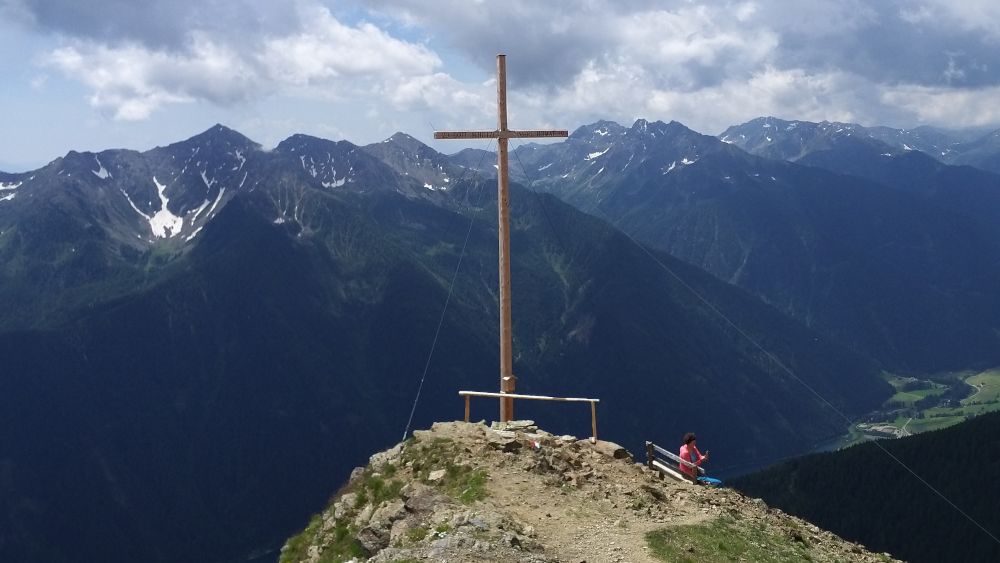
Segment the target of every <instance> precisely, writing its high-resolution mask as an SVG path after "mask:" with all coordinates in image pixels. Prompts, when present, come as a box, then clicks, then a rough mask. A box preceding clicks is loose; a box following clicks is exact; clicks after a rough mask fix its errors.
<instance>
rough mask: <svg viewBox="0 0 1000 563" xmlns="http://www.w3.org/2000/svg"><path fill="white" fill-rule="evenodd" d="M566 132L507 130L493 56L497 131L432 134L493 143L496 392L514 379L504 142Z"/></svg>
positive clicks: (503, 67)
mask: <svg viewBox="0 0 1000 563" xmlns="http://www.w3.org/2000/svg"><path fill="white" fill-rule="evenodd" d="M567 136H569V132H568V131H511V130H509V129H507V64H506V57H505V56H504V55H497V129H496V130H495V131H435V132H434V138H435V139H496V140H497V218H498V222H499V225H498V227H497V234H498V238H499V250H500V258H499V270H500V392H501V393H513V392H514V391H515V390H516V381H517V380H516V378H515V377H514V351H513V349H514V345H513V329H512V325H511V307H510V209H509V203H510V202H509V196H508V191H509V173H508V168H507V149H508V147H507V140H508V139H512V138H528V137H567ZM513 418H514V399H512V398H510V397H504V398H501V399H500V421H501V422H507V421H510V420H513Z"/></svg>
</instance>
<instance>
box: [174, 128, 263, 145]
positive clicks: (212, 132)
mask: <svg viewBox="0 0 1000 563" xmlns="http://www.w3.org/2000/svg"><path fill="white" fill-rule="evenodd" d="M184 142H185V143H192V142H193V143H196V144H212V143H224V144H228V145H233V146H234V147H236V148H247V149H259V148H260V145H259V144H257V143H256V142H254V141H252V140H250V139H249V138H248V137H246V136H245V135H243V134H242V133H240V132H239V131H236V130H234V129H230V128H229V127H226V126H225V125H222V124H221V123H216V124H215V125H213V126H211V127H209V128H208V129H206V130H205V131H203V132H201V133H199V134H197V135H195V136H194V137H191V138H190V139H188V140H187V141H184Z"/></svg>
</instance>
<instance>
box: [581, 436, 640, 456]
mask: <svg viewBox="0 0 1000 563" xmlns="http://www.w3.org/2000/svg"><path fill="white" fill-rule="evenodd" d="M577 443H578V444H580V445H581V446H582V445H587V446H589V447H590V448H591V449H592V450H594V451H595V452H597V453H599V454H601V455H604V456H607V457H610V458H614V459H627V460H629V461H632V459H633V457H632V454H631V453H629V451H628V450H626V449H625V448H623V447H621V446H619V445H618V444H616V443H614V442H608V441H606V440H598V441H597V442H596V443H591V442H590V441H589V440H580V441H579V442H577Z"/></svg>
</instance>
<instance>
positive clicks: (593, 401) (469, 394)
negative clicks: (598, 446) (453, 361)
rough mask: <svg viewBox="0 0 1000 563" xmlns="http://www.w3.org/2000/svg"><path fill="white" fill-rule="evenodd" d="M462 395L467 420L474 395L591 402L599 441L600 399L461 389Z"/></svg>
mask: <svg viewBox="0 0 1000 563" xmlns="http://www.w3.org/2000/svg"><path fill="white" fill-rule="evenodd" d="M458 394H459V395H460V396H463V397H465V421H466V422H469V400H470V399H471V398H472V397H495V398H502V399H528V400H532V401H561V402H565V403H590V428H591V431H592V433H593V434H592V436H591V437H590V441H591V442H596V441H597V403H599V402H601V400H600V399H583V398H579V397H548V396H545V395H518V394H515V393H487V392H483V391H459V392H458Z"/></svg>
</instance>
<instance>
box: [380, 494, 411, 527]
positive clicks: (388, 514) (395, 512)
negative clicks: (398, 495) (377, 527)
mask: <svg viewBox="0 0 1000 563" xmlns="http://www.w3.org/2000/svg"><path fill="white" fill-rule="evenodd" d="M405 516H406V504H405V503H403V501H402V500H400V499H396V500H393V501H389V502H387V503H386V504H385V505H384V506H382V507H381V508H379V509H378V510H376V511H375V512H374V513H373V514H372V517H371V521H372V522H379V523H385V524H389V523H392V522H395V521H396V520H399V519H400V518H403V517H405Z"/></svg>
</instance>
